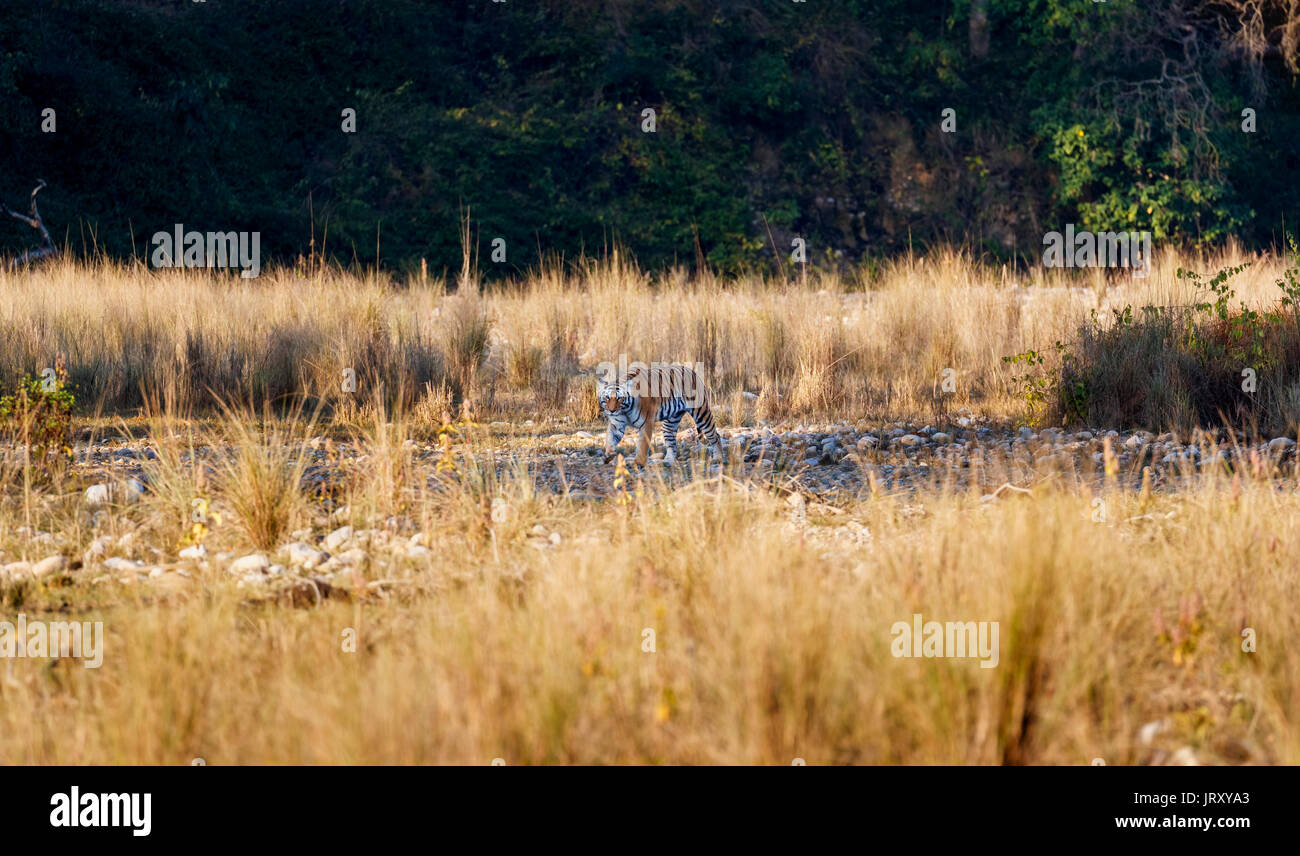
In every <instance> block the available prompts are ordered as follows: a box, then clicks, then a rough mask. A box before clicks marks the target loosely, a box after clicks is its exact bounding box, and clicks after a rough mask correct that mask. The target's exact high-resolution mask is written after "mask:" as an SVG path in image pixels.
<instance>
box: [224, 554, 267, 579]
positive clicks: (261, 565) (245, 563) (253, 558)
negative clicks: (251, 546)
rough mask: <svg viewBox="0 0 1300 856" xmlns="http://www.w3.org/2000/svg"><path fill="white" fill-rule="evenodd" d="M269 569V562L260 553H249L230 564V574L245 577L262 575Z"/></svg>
mask: <svg viewBox="0 0 1300 856" xmlns="http://www.w3.org/2000/svg"><path fill="white" fill-rule="evenodd" d="M270 569H271V560H270V559H268V558H267V557H266V556H265V555H263V554H262V553H250V554H248V555H247V556H241V557H240V558H238V559H236V560H235V561H233V562H231V563H230V573H232V574H238V575H239V576H246V575H248V574H254V573H257V574H264V573H266V572H267V571H269V570H270Z"/></svg>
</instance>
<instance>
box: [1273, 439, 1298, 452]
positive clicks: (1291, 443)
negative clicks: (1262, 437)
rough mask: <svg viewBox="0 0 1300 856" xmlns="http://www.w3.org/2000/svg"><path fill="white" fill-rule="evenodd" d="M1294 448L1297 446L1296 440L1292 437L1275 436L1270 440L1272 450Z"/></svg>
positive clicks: (1280, 450)
mask: <svg viewBox="0 0 1300 856" xmlns="http://www.w3.org/2000/svg"><path fill="white" fill-rule="evenodd" d="M1293 448H1295V440H1292V439H1291V438H1290V437H1274V438H1273V439H1272V440H1269V441H1268V450H1269V451H1270V452H1284V451H1286V450H1287V449H1293Z"/></svg>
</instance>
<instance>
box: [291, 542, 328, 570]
mask: <svg viewBox="0 0 1300 856" xmlns="http://www.w3.org/2000/svg"><path fill="white" fill-rule="evenodd" d="M284 552H285V554H286V555H287V556H288V557H289V566H290V567H294V568H296V567H303V568H307V569H308V570H311V569H312V568H314V567H316V566H317V565H319V564H321V563H322V562H324V561H325V560H326V559H328V558H329V554H328V553H324V552H322V551H320V550H317V549H316V548H315V547H313V546H311V545H310V544H303V543H301V542H296V543H293V544H289V545H286V546H285V548H284Z"/></svg>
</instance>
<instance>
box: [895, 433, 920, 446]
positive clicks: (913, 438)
mask: <svg viewBox="0 0 1300 856" xmlns="http://www.w3.org/2000/svg"><path fill="white" fill-rule="evenodd" d="M898 442H899V443H901V444H903V445H904V446H919V445H921V444H922V443H924V442H925V440H923V439H921V438H920V437H918V436H917V435H916V434H904V435H903V436H902V437H899V438H898Z"/></svg>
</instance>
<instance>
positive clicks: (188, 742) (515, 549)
mask: <svg viewBox="0 0 1300 856" xmlns="http://www.w3.org/2000/svg"><path fill="white" fill-rule="evenodd" d="M1245 261H1251V264H1252V266H1251V268H1249V269H1248V270H1247V271H1246V273H1245V274H1244V275H1243V277H1242V278H1241V280H1240V281H1239V282H1238V284H1237V285H1238V293H1239V294H1240V295H1241V296H1242V297H1243V298H1244V299H1246V300H1248V301H1249V300H1254V301H1258V302H1261V303H1264V302H1267V301H1272V300H1274V299H1275V298H1276V295H1275V294H1274V293H1273V285H1272V283H1273V280H1274V278H1275V277H1276V274H1277V269H1278V267H1277V266H1278V263H1277V262H1276V261H1275V260H1273V259H1270V258H1262V259H1255V260H1253V261H1252V260H1251V259H1247V258H1246V257H1243V256H1240V255H1234V254H1229V255H1228V256H1226V257H1224V258H1222V259H1218V258H1216V259H1197V258H1177V257H1169V258H1158V259H1157V265H1156V269H1155V270H1154V271H1153V272H1152V275H1151V276H1150V277H1148V278H1147V279H1145V280H1133V279H1131V278H1130V277H1129V276H1128V275H1127V273H1124V274H1123V275H1122V276H1121V275H1116V274H1111V275H1110V276H1109V277H1107V276H1106V275H1104V274H1096V275H1089V276H1087V277H1081V278H1077V279H1070V278H1067V277H1066V276H1064V275H1059V276H1058V275H1056V274H1053V275H1050V276H1043V275H1035V276H1026V275H1024V274H1019V275H1017V274H1015V273H1014V272H1012V271H1008V270H1003V269H1001V268H997V267H989V266H985V265H980V264H976V263H974V262H973V261H971V260H970V259H968V258H966V257H964V256H962V255H961V254H958V253H951V254H947V255H940V256H935V257H930V258H925V259H921V258H916V259H910V260H904V261H900V262H898V263H896V264H894V265H890V266H887V267H886V268H884V269H883V270H880V271H878V272H876V273H874V274H872V275H866V274H862V275H861V276H857V277H852V276H832V275H827V276H824V277H810V279H809V281H808V282H807V283H795V282H791V283H774V282H771V281H766V282H765V281H760V280H758V279H755V280H752V281H741V282H723V281H715V280H712V279H708V278H705V279H692V278H689V277H687V276H686V275H685V274H669V275H665V276H664V277H659V278H651V277H647V276H646V275H644V274H642V273H640V272H639V271H637V270H636V269H635V268H634V267H632V266H631V265H629V264H627V263H625V262H620V261H618V260H616V259H611V260H607V261H604V262H600V263H591V264H589V265H586V264H579V265H575V266H571V267H561V266H558V265H557V266H556V267H554V268H553V269H546V270H542V271H538V272H535V273H533V274H530V275H529V276H528V277H527V278H523V279H521V280H519V281H517V282H511V283H505V284H488V283H479V282H477V280H476V279H475V278H473V277H471V278H469V279H463V280H462V282H461V285H462V287H461V288H459V289H456V288H455V287H454V284H453V285H452V286H451V287H449V286H448V284H447V283H444V282H442V281H424V282H421V281H419V280H417V281H414V282H409V283H408V282H396V281H391V280H389V279H386V278H384V277H382V276H358V275H352V274H347V273H343V272H336V271H335V272H331V271H314V272H311V273H310V274H308V273H305V272H304V273H298V272H295V271H294V270H291V269H290V270H282V271H272V272H268V273H267V274H266V275H264V276H263V277H262V278H261V279H259V280H256V281H254V282H252V283H249V282H247V281H241V280H235V279H227V278H224V277H217V276H212V275H209V274H207V273H203V272H199V273H176V272H167V273H157V272H149V271H145V270H142V269H141V270H137V269H133V268H127V267H116V266H112V265H100V266H97V267H84V266H78V265H76V264H59V265H55V266H52V267H48V268H45V269H41V270H38V271H35V272H31V273H18V274H0V325H2V327H3V331H4V336H3V337H2V338H0V374H2V375H3V376H4V378H5V381H6V383H7V384H12V383H13V382H14V381H16V379H17V378H18V377H19V376H21V375H23V374H32V375H39V374H40V373H41V371H42V369H43V368H44V367H46V366H49V365H53V364H54V362H55V361H56V359H58V358H59V357H60V356H62V365H65V366H66V371H67V374H68V377H69V379H70V381H71V383H72V384H74V388H75V390H76V394H77V400H78V405H77V410H76V415H75V417H74V421H73V427H74V439H75V442H74V457H75V461H74V462H73V463H71V464H68V465H67V466H65V467H61V468H60V469H58V471H57V472H54V473H49V472H45V471H39V470H37V469H35V468H34V466H33V465H32V463H31V458H30V456H24V455H23V454H22V449H21V448H19V447H18V446H16V445H15V444H14V443H13V442H9V443H7V444H6V445H5V447H4V448H5V455H4V456H3V461H0V550H2V551H3V557H0V565H4V566H5V567H6V568H10V567H11V566H12V570H11V572H8V573H6V575H5V579H4V581H3V582H0V603H2V604H3V609H2V612H3V614H0V619H3V620H7V621H14V620H16V616H17V615H18V614H20V613H21V614H23V615H24V616H25V617H26V619H27V620H28V621H32V620H46V621H59V620H81V621H102V622H103V627H104V633H105V639H104V649H103V663H102V665H101V666H100V667H99V668H85V667H84V665H83V663H81V662H79V661H78V660H76V659H72V658H64V659H55V658H49V657H44V658H41V657H29V658H18V657H8V658H0V762H2V763H34V764H74V763H107V764H121V763H148V764H189V763H192V762H193V761H194V760H195V759H203V761H204V762H205V763H208V764H249V763H336V762H339V763H441V764H489V763H493V762H494V761H496V760H498V759H499V761H500V762H504V763H506V764H510V765H515V764H568V763H635V764H714V763H741V764H751V763H772V764H791V763H796V762H797V759H802V760H803V761H804V762H806V763H809V764H818V763H859V764H896V763H956V764H1092V763H1096V759H1100V760H1101V761H1102V762H1104V763H1106V764H1112V765H1113V764H1170V763H1206V764H1208V763H1214V764H1241V763H1251V764H1269V763H1291V764H1293V763H1298V762H1300V726H1297V724H1296V720H1295V716H1294V711H1295V709H1296V706H1297V703H1298V702H1300V698H1298V695H1300V653H1297V649H1296V647H1295V646H1294V645H1293V644H1291V641H1292V640H1293V639H1295V638H1296V637H1297V634H1300V617H1297V611H1296V609H1295V599H1294V592H1295V590H1296V586H1297V583H1300V579H1298V577H1300V571H1297V568H1300V522H1298V521H1300V496H1298V495H1297V493H1296V477H1295V471H1294V467H1293V466H1292V465H1285V466H1283V465H1275V464H1273V463H1270V462H1263V463H1260V462H1256V463H1257V465H1256V466H1253V467H1237V468H1235V469H1228V468H1212V467H1205V468H1203V469H1202V470H1201V471H1199V472H1195V473H1193V474H1191V475H1189V476H1188V478H1187V479H1186V480H1185V481H1184V482H1182V483H1180V485H1179V486H1178V488H1177V489H1172V488H1171V489H1167V490H1162V489H1150V488H1149V487H1148V488H1147V489H1143V488H1142V487H1141V486H1140V485H1141V483H1142V474H1141V471H1140V470H1134V471H1120V472H1116V471H1114V470H1111V469H1110V468H1109V466H1106V467H1103V469H1102V470H1101V471H1099V472H1098V473H1097V474H1095V477H1093V476H1094V474H1087V475H1080V474H1078V473H1075V474H1071V475H1068V476H1067V475H1062V473H1061V471H1060V469H1059V468H1055V467H1048V466H1043V467H1042V468H1041V469H1038V470H1029V471H1025V470H1024V469H1021V470H1018V471H1011V470H1008V471H1007V472H1006V473H988V474H987V475H986V476H985V477H984V478H982V479H980V480H978V483H976V482H975V481H971V482H969V483H963V482H961V481H960V480H957V479H955V478H949V477H947V474H945V472H944V471H942V468H940V467H937V466H936V467H935V473H934V476H933V478H931V479H930V481H929V482H928V483H926V484H921V485H919V486H914V487H912V488H909V489H900V488H895V487H891V486H889V485H883V484H878V483H876V482H875V481H873V480H872V479H870V478H867V479H865V483H866V484H868V485H870V486H869V487H867V488H864V489H863V490H861V491H860V492H859V493H858V495H856V496H854V497H852V498H848V499H845V498H843V497H839V498H836V499H835V500H833V501H832V500H829V499H827V498H825V497H821V496H818V495H816V494H815V493H814V492H811V491H809V490H807V489H805V488H803V487H802V486H801V484H800V483H799V481H798V480H797V478H795V477H794V476H789V477H787V476H786V475H783V474H778V475H776V476H773V477H770V478H762V479H758V478H754V477H753V475H752V471H750V470H747V469H746V468H745V467H744V466H742V465H741V464H740V462H739V461H737V460H735V459H734V458H733V459H732V460H730V461H727V462H723V463H722V464H721V465H720V466H718V467H716V468H714V469H712V470H711V469H709V468H708V467H707V466H703V465H702V466H700V467H699V468H697V469H696V470H695V471H694V472H695V473H696V476H695V477H694V478H692V479H688V480H686V481H685V483H682V482H680V481H678V482H667V481H665V480H664V479H662V478H661V477H659V475H658V474H657V473H656V472H654V471H652V470H650V469H647V470H646V471H644V472H631V473H628V474H627V475H625V476H622V477H621V478H619V479H614V480H612V481H610V482H609V483H610V484H611V485H612V487H611V489H610V490H609V491H608V492H607V493H606V494H604V495H601V496H591V495H589V494H587V493H584V494H583V495H578V494H577V493H576V492H572V491H565V490H563V489H560V490H556V489H554V486H553V485H551V484H549V483H543V482H542V481H541V480H540V479H539V477H538V469H537V465H538V462H539V459H540V456H541V455H542V452H540V451H539V450H538V444H539V442H540V441H539V438H541V437H543V436H544V435H547V434H549V433H554V434H557V435H563V436H565V437H566V438H567V437H571V436H572V435H573V434H574V432H577V431H586V432H588V433H589V434H591V435H593V436H592V438H591V439H590V440H587V441H585V442H589V443H590V444H592V445H595V444H598V443H599V442H600V440H599V432H600V430H601V427H602V426H601V425H600V423H599V420H598V418H597V414H596V410H595V407H594V403H593V395H592V390H593V389H594V380H593V378H592V376H591V373H590V372H591V370H592V368H593V367H594V366H595V364H596V363H598V362H600V361H602V360H616V359H617V357H618V355H619V354H620V353H625V354H628V355H630V358H631V359H663V360H674V361H678V360H679V361H688V362H696V361H699V362H702V363H704V364H705V365H706V366H707V367H708V369H709V377H710V378H711V381H710V382H711V384H712V385H713V388H714V393H715V396H716V399H717V401H718V402H719V403H720V404H721V405H722V406H721V407H720V408H719V410H720V412H721V416H720V420H719V421H720V423H721V424H722V425H724V426H726V427H728V428H736V427H739V426H748V427H758V426H760V425H762V424H767V425H774V426H789V425H793V424H800V423H802V424H809V425H829V424H832V423H836V422H839V421H841V420H846V421H848V422H852V423H858V422H863V421H867V420H882V419H903V418H907V419H917V420H920V421H930V422H932V423H934V424H938V425H946V424H947V421H946V420H948V419H949V416H950V414H951V413H952V412H955V411H957V410H958V409H965V410H966V412H969V413H972V414H975V415H977V416H979V417H983V418H988V419H995V420H1003V422H1005V424H1006V425H1007V426H1009V427H1010V426H1014V425H1015V424H1016V423H1018V422H1023V421H1026V420H1028V419H1029V418H1030V416H1031V414H1030V412H1029V408H1028V407H1027V405H1026V402H1025V401H1024V400H1023V399H1022V398H1021V397H1020V396H1019V395H1018V394H1017V392H1016V388H1015V385H1014V384H1013V383H1011V381H1010V373H1011V369H1010V368H1009V367H1008V366H1007V364H1005V363H1004V362H1003V361H1002V360H1001V357H1002V356H1005V355H1009V354H1014V353H1017V352H1020V351H1023V350H1025V349H1026V348H1029V347H1038V346H1041V345H1043V344H1045V343H1050V342H1051V341H1053V340H1054V339H1058V338H1065V337H1068V336H1070V335H1071V334H1072V332H1073V330H1074V329H1075V328H1076V327H1077V325H1078V324H1079V323H1081V322H1082V320H1083V319H1084V318H1086V317H1087V314H1088V313H1089V311H1091V310H1093V309H1100V310H1102V311H1103V312H1104V311H1106V310H1108V309H1109V308H1111V307H1112V306H1118V305H1123V304H1135V305H1140V304H1142V303H1146V302H1159V303H1184V302H1189V301H1190V300H1191V299H1193V296H1192V295H1190V294H1189V293H1188V292H1187V290H1186V289H1187V286H1186V284H1185V282H1183V281H1182V280H1179V279H1178V278H1177V277H1176V276H1175V275H1174V273H1173V271H1174V270H1176V269H1177V268H1178V267H1180V266H1189V267H1191V266H1195V267H1198V269H1201V270H1206V269H1212V268H1213V267H1214V266H1215V265H1218V264H1227V263H1229V262H1245ZM945 368H952V369H954V370H955V371H956V376H957V378H958V383H957V387H956V391H955V392H954V393H951V394H948V395H943V394H941V389H940V387H939V384H940V378H941V373H942V370H943V369H945ZM349 369H350V370H352V371H353V372H354V375H352V377H354V378H355V387H354V388H352V389H348V388H347V384H346V383H345V381H346V380H348V378H349V377H350V376H349V374H348V373H347V372H346V371H345V370H349ZM9 388H10V387H9V386H6V389H9ZM745 393H749V395H745ZM466 400H468V401H469V402H470V405H469V406H468V407H462V402H463V401H466ZM493 423H497V424H493ZM1094 427H1106V426H1094ZM579 441H580V442H581V439H580V440H579ZM123 450H130V451H131V453H132V456H133V457H132V461H133V462H137V461H138V466H139V467H140V470H141V472H142V473H143V476H142V478H143V480H144V481H145V482H146V483H147V489H146V490H145V491H144V492H143V493H142V494H140V495H138V496H128V494H127V492H126V491H125V490H122V491H118V490H117V489H116V488H115V490H114V492H113V493H112V494H111V496H110V497H109V501H108V502H106V503H99V504H97V505H93V506H92V505H88V503H87V498H86V494H85V489H86V488H87V487H89V486H91V484H92V483H98V482H102V481H105V480H106V479H107V478H108V477H106V476H104V475H102V473H101V472H100V471H99V470H96V469H95V467H96V466H97V463H96V459H95V455H96V454H100V455H102V456H103V457H106V458H111V457H112V456H113V455H114V454H116V453H119V452H121V451H123ZM855 460H856V459H855ZM132 465H135V464H134V463H133V464H132ZM318 466H319V467H322V468H326V467H328V468H330V469H331V472H337V473H339V474H340V476H339V477H338V478H337V479H336V480H334V481H332V482H331V483H330V490H329V491H328V492H327V493H321V492H316V493H313V492H312V491H310V490H304V489H303V486H302V485H303V481H304V474H305V473H306V472H307V470H308V468H309V467H318ZM566 466H570V468H576V467H586V468H589V469H595V468H599V469H601V470H602V471H604V470H605V469H608V470H613V468H614V467H615V466H616V465H615V464H611V465H608V466H606V465H604V464H603V463H601V462H600V459H599V458H597V457H592V458H591V459H590V461H589V462H588V461H586V460H585V459H584V460H583V461H582V462H579V463H573V464H567V463H566ZM860 466H861V467H862V468H863V471H864V472H867V471H868V470H869V469H870V467H871V462H870V461H869V460H868V459H867V457H866V456H864V457H863V458H862V460H861V461H860ZM110 481H111V479H110ZM1004 481H1006V482H1012V483H1013V484H1014V486H1015V487H1019V488H1021V489H1022V490H1013V489H1009V490H1004V491H1001V492H998V493H997V494H996V495H993V494H991V493H990V491H989V490H988V486H989V485H990V484H998V483H1002V482H1004ZM196 500H197V501H198V503H197V504H196ZM1099 502H1100V505H1099ZM1099 507H1100V508H1101V509H1103V513H1101V514H1099V513H1098V509H1099ZM345 526H351V527H352V530H351V531H350V532H349V533H347V534H346V536H343V537H338V538H336V537H335V536H336V534H337V533H338V531H339V529H340V528H341V527H345ZM331 539H333V540H331ZM291 544H294V545H306V547H309V548H310V549H311V550H313V551H314V550H321V551H328V552H330V553H332V554H334V555H335V557H336V559H335V561H337V557H338V556H342V555H345V554H350V558H348V560H347V562H346V563H345V564H344V565H335V566H333V567H332V570H331V572H330V573H329V575H328V578H327V577H326V576H324V575H322V573H320V572H319V571H318V569H315V568H312V567H309V566H305V565H302V564H297V563H296V560H295V559H294V558H293V556H292V555H291V552H292V551H291V550H290V548H289V545H291ZM187 548H189V549H191V550H192V551H194V552H191V553H190V554H189V555H188V556H183V554H182V551H184V550H186V549H187ZM294 549H299V550H300V551H301V550H303V549H305V548H294ZM255 555H263V556H266V557H267V560H268V562H270V563H272V564H274V565H275V566H276V567H279V568H280V569H281V570H280V571H279V572H277V573H271V574H268V581H267V583H266V584H265V585H261V584H251V583H249V582H248V579H247V575H245V574H242V573H232V570H231V566H232V564H234V563H235V562H236V561H238V560H241V559H243V558H244V557H248V556H255ZM50 556H63V557H65V558H66V559H67V562H66V563H63V564H62V566H61V567H59V568H58V569H56V570H55V571H53V572H51V573H46V574H43V575H41V576H39V577H36V576H34V575H33V574H32V573H31V571H30V568H27V567H24V564H25V563H28V562H33V563H34V562H38V561H40V560H43V559H46V558H47V557H50ZM113 560H117V561H113ZM124 563H126V564H124ZM309 564H310V563H309ZM272 577H274V579H272ZM918 613H919V614H921V615H922V616H923V617H924V620H926V621H930V620H935V621H940V622H945V621H960V622H979V621H996V622H998V626H999V637H998V638H999V646H998V657H997V665H996V667H994V668H981V666H980V662H979V660H978V659H975V658H970V657H967V658H952V657H930V658H927V657H920V658H904V657H897V656H894V652H893V651H892V650H891V645H892V643H893V642H894V641H895V636H894V634H893V631H892V628H893V627H894V625H895V623H896V622H909V623H910V622H911V621H912V617H913V616H914V615H916V614H918ZM2 632H3V631H2V630H0V633H2Z"/></svg>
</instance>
